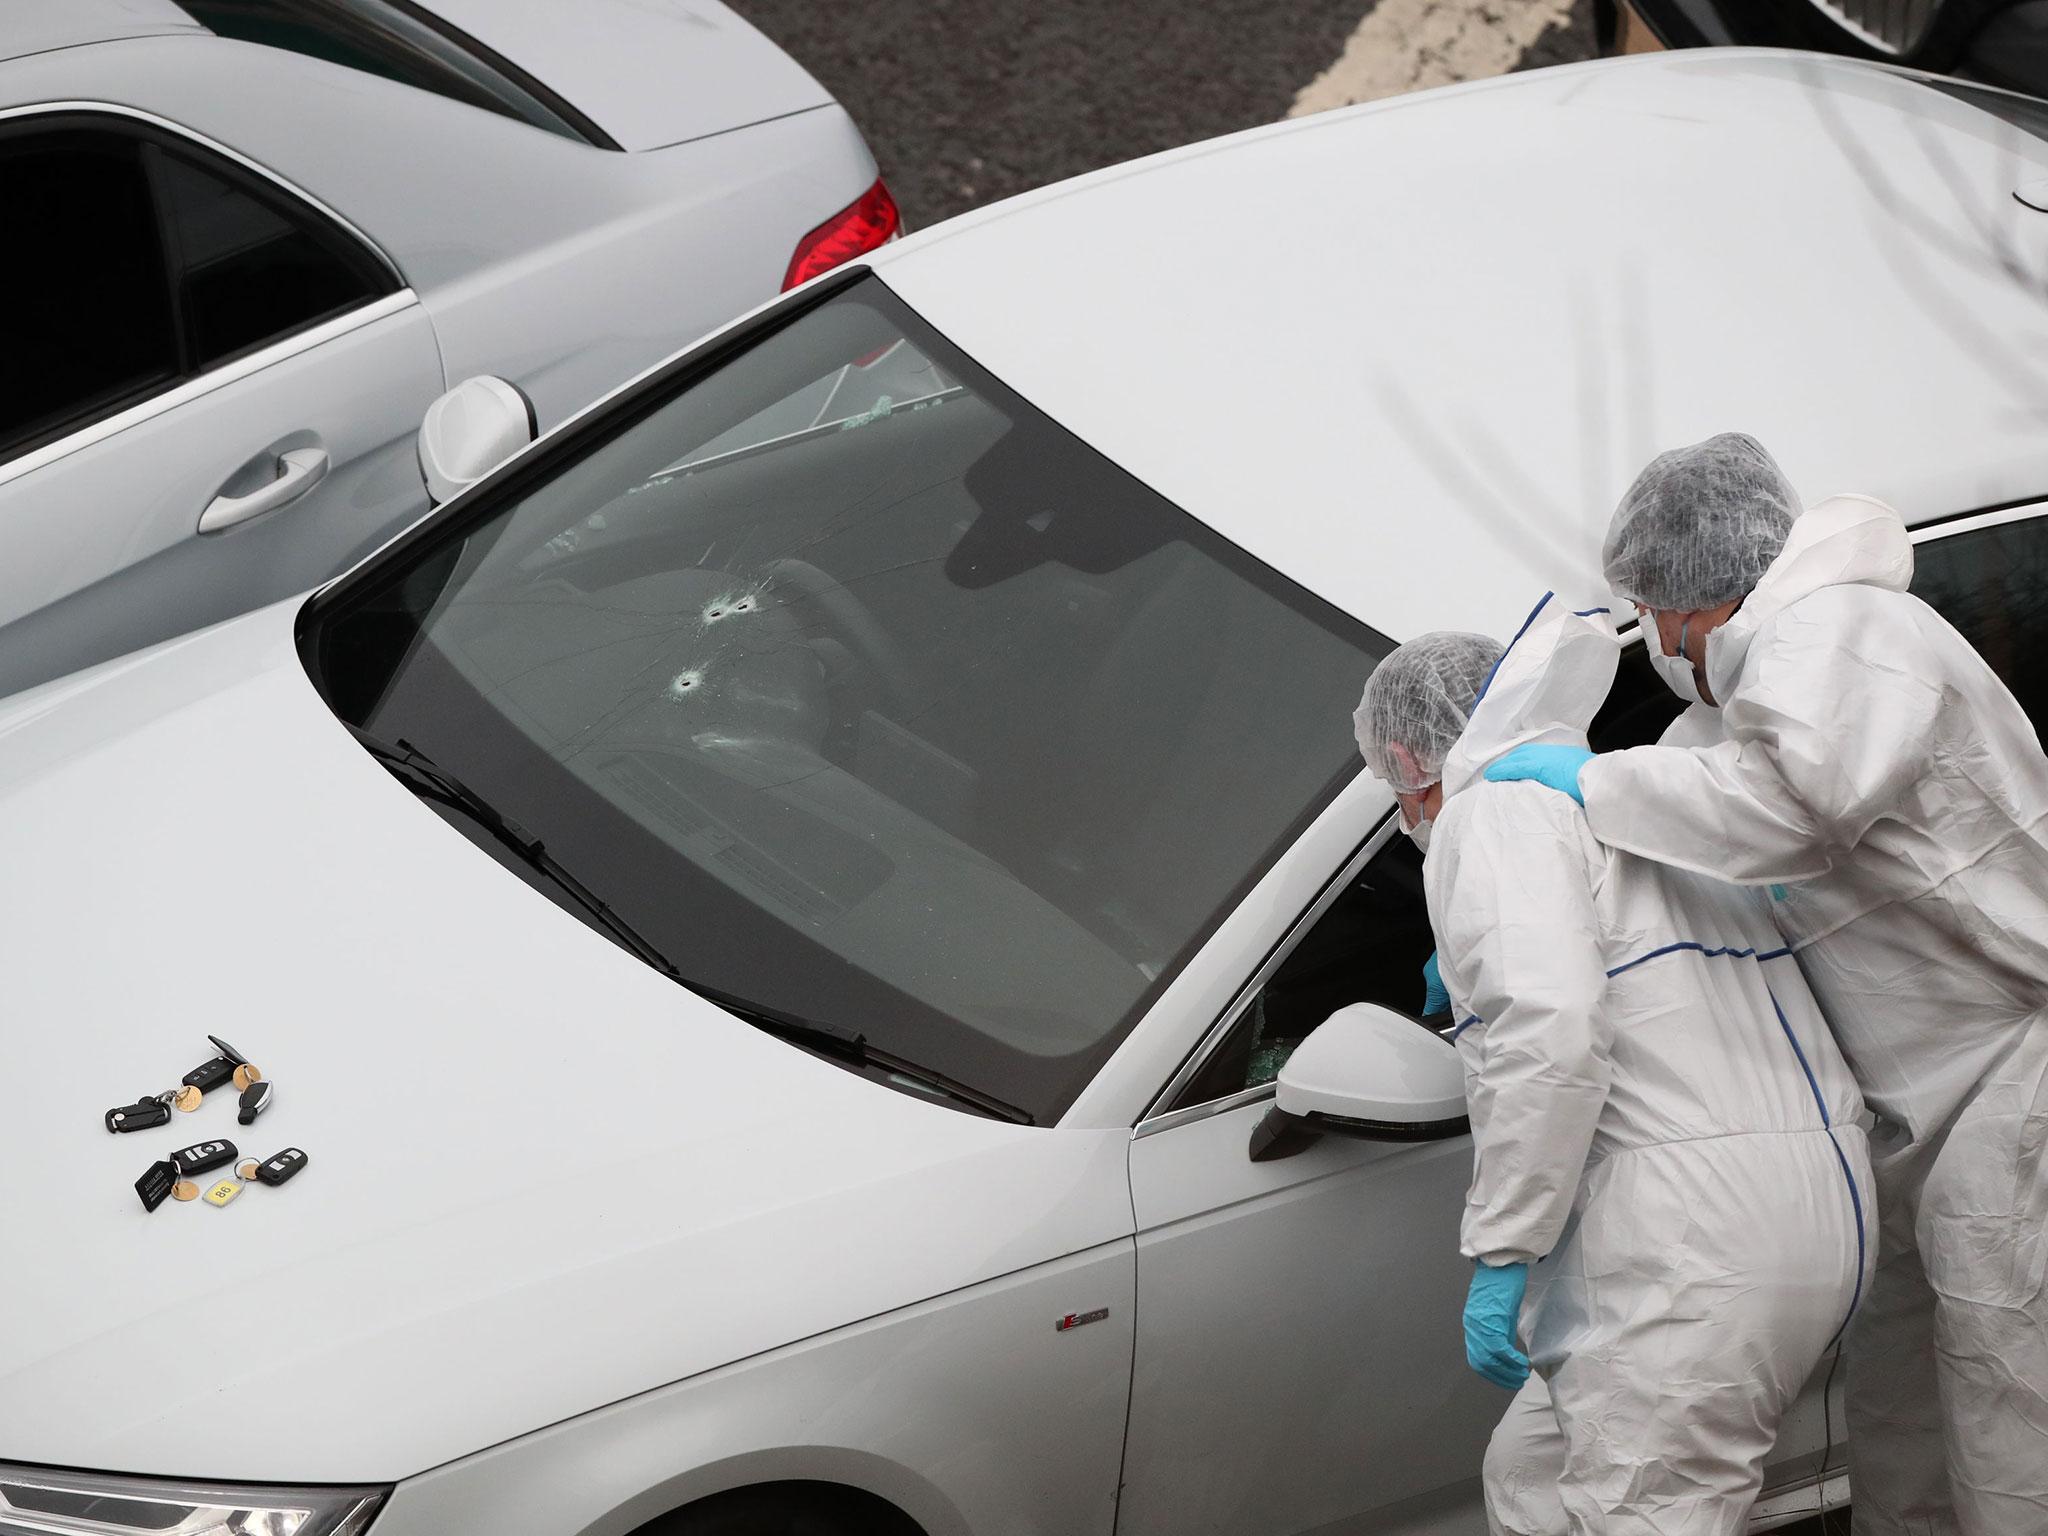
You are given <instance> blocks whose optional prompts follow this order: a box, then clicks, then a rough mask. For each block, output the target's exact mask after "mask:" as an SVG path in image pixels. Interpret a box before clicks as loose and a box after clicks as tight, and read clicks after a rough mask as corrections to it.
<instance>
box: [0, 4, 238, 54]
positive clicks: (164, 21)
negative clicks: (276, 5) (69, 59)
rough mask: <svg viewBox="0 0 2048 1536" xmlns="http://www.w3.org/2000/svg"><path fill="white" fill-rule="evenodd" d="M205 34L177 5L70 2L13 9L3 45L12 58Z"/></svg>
mask: <svg viewBox="0 0 2048 1536" xmlns="http://www.w3.org/2000/svg"><path fill="white" fill-rule="evenodd" d="M204 31H205V28H203V27H201V26H200V25H199V23H198V22H196V21H194V20H193V19H192V16H191V13H190V12H189V11H186V10H184V9H183V8H182V7H180V6H179V5H177V4H176V3H175V0H65V3H64V4H63V5H21V6H15V7H12V8H11V9H10V10H9V11H8V14H7V30H6V32H5V33H4V35H0V43H4V44H5V48H6V52H7V54H8V55H9V56H11V57H12V56H20V55H24V54H31V53H47V52H50V51H51V50H53V49H57V48H76V47H78V46H79V45H81V44H83V43H103V42H110V41H112V40H114V39H116V38H125V37H155V36H162V35H165V34H168V33H175V32H204Z"/></svg>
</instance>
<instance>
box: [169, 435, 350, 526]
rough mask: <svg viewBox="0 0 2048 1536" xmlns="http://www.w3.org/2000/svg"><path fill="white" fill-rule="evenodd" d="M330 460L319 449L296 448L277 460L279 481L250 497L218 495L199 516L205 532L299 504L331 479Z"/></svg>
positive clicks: (249, 495) (258, 490) (262, 488)
mask: <svg viewBox="0 0 2048 1536" xmlns="http://www.w3.org/2000/svg"><path fill="white" fill-rule="evenodd" d="M327 465H328V458H327V455H326V454H325V453H323V452H322V451H321V450H320V449H318V448H294V449H292V450H291V451H290V452H289V453H283V454H280V455H279V456H278V460H277V478H276V479H275V480H273V481H271V482H270V484H268V485H266V486H262V487H260V488H259V489H257V490H253V491H251V492H250V493H249V494H248V495H246V496H216V497H214V498H213V500H212V501H209V502H208V503H207V504H206V510H205V511H204V512H202V513H200V514H199V531H200V532H201V533H218V532H220V530H221V529H223V528H232V527H234V526H235V524H237V523H246V522H247V521H249V519H250V518H252V517H261V516H262V515H263V514H264V513H266V512H275V511H276V510H277V509H278V508H279V507H282V506H284V505H286V504H287V503H288V502H294V501H297V500H298V499H299V498H300V497H301V496H303V495H305V494H306V492H308V491H310V490H311V489H313V487H314V486H316V485H318V484H319V483H320V482H321V481H322V480H325V479H326V478H327Z"/></svg>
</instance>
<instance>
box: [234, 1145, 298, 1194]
mask: <svg viewBox="0 0 2048 1536" xmlns="http://www.w3.org/2000/svg"><path fill="white" fill-rule="evenodd" d="M305 1166H306V1154H305V1153H303V1152H301V1151H300V1150H299V1149H298V1148H297V1147H286V1148H285V1149H284V1150H283V1151H282V1152H280V1153H278V1154H277V1156H275V1157H267V1158H265V1159H264V1160H263V1161H262V1162H260V1163H244V1164H243V1165H242V1166H241V1167H240V1168H238V1169H236V1170H235V1171H236V1172H237V1173H240V1174H242V1175H243V1176H244V1177H245V1178H251V1179H255V1180H256V1181H258V1182H259V1183H263V1184H270V1185H278V1184H282V1183H284V1182H286V1181H287V1180H288V1179H290V1178H291V1177H292V1176H293V1175H294V1174H296V1173H297V1172H298V1171H299V1170H300V1169H301V1168H303V1167H305Z"/></svg>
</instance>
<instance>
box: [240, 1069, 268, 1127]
mask: <svg viewBox="0 0 2048 1536" xmlns="http://www.w3.org/2000/svg"><path fill="white" fill-rule="evenodd" d="M273 1087H274V1085H273V1084H271V1083H266V1082H263V1081H262V1080H260V1079H259V1080H257V1081H256V1082H253V1083H251V1084H250V1085H249V1086H248V1087H246V1088H244V1089H243V1090H242V1099H241V1104H242V1108H241V1112H240V1113H239V1114H237V1115H236V1116H235V1118H236V1119H237V1120H239V1121H240V1122H241V1123H242V1124H243V1125H254V1124H255V1123H256V1117H257V1116H258V1115H260V1114H262V1113H263V1111H265V1110H266V1109H268V1108H270V1095H271V1090H272V1088H273Z"/></svg>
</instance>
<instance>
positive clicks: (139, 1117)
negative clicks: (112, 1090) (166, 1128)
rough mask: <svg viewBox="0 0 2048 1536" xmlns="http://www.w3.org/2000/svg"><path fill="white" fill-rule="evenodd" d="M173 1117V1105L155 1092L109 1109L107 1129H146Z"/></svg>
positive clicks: (117, 1130) (120, 1130)
mask: <svg viewBox="0 0 2048 1536" xmlns="http://www.w3.org/2000/svg"><path fill="white" fill-rule="evenodd" d="M170 1118H171V1106H170V1105H168V1104H166V1103H165V1102H164V1101H163V1100H162V1099H160V1098H157V1097H156V1096H155V1095H154V1094H152V1095H150V1096H149V1097H147V1098H141V1099H137V1100H136V1101H135V1102H134V1103H133V1104H120V1105H117V1106H115V1107H114V1108H113V1109H110V1110H108V1111H107V1129H108V1130H110V1131H115V1132H122V1131H146V1130H148V1129H149V1128H150V1127H151V1126H153V1125H162V1124H163V1123H164V1122H165V1121H167V1120H169V1119H170Z"/></svg>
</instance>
